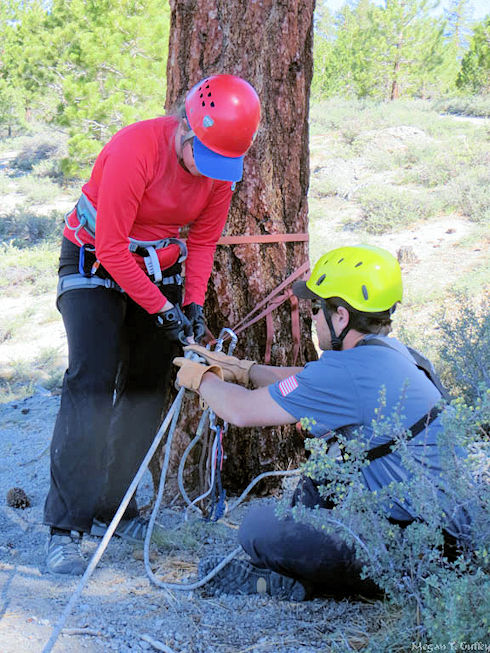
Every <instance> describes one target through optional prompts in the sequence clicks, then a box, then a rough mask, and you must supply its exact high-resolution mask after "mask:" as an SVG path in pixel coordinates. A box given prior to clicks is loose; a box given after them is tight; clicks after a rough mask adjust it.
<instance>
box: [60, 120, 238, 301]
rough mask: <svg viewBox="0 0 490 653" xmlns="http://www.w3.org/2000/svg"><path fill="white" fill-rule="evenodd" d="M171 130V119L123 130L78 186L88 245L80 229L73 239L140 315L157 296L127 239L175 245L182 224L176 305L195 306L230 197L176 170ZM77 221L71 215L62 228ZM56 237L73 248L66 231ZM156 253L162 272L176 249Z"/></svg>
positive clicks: (212, 183)
mask: <svg viewBox="0 0 490 653" xmlns="http://www.w3.org/2000/svg"><path fill="white" fill-rule="evenodd" d="M177 124H178V123H177V120H176V119H175V118H173V117H162V118H155V119H153V120H144V121H141V122H137V123H134V124H133V125H129V126H128V127H124V128H123V129H121V130H120V131H119V132H117V133H116V134H115V135H114V136H113V137H112V139H111V140H110V141H109V143H107V145H106V146H105V147H104V148H103V149H102V151H101V153H100V154H99V156H98V157H97V160H96V162H95V165H94V168H93V170H92V174H91V176H90V179H89V181H88V182H87V183H86V184H85V185H84V186H83V192H84V194H85V195H86V196H87V198H88V199H89V200H90V202H91V203H92V204H93V206H94V207H95V208H96V209H97V227H96V233H95V243H94V240H93V239H92V238H91V236H90V235H89V234H88V233H87V232H86V231H85V230H84V229H82V230H80V231H79V232H78V236H79V238H80V239H81V240H82V241H83V242H86V243H90V244H95V249H96V253H97V258H98V259H99V261H100V262H101V264H102V265H103V266H104V268H105V269H106V270H107V272H109V274H110V275H111V276H112V278H113V279H114V280H115V281H116V282H117V283H118V284H119V285H120V286H121V287H122V288H123V289H124V290H125V291H126V292H127V293H128V295H129V296H130V297H131V298H132V299H133V300H134V301H135V302H137V303H138V304H140V305H141V306H142V307H143V308H144V309H145V310H147V311H148V313H156V312H158V311H159V310H160V309H161V308H162V307H163V305H164V304H165V296H164V295H162V293H161V292H160V290H159V289H158V288H157V286H156V285H155V284H153V283H152V282H151V281H150V279H149V277H148V276H147V275H146V273H145V272H144V269H145V266H144V262H143V259H142V258H141V257H140V256H137V255H136V254H132V253H131V252H129V250H128V243H129V240H128V239H129V237H131V238H136V239H138V240H158V239H160V238H167V237H174V238H177V237H178V236H179V229H180V227H182V226H183V225H186V224H190V228H189V233H188V236H187V249H188V257H187V261H186V266H185V268H186V271H185V296H184V302H183V303H184V304H190V303H191V302H196V303H197V304H200V305H202V304H203V303H204V297H205V294H206V288H207V283H208V280H209V277H210V275H211V269H212V266H213V258H214V252H215V249H216V243H217V241H218V239H219V237H220V236H221V233H222V231H223V227H224V225H225V222H226V218H227V215H228V209H229V206H230V201H231V195H232V191H231V184H230V183H229V182H224V181H217V180H214V179H209V178H208V177H195V176H193V175H191V174H190V173H189V172H187V171H186V170H184V168H182V166H181V165H180V164H179V162H178V159H177V155H176V153H175V147H174V138H175V131H176V129H177ZM77 222H78V220H77V218H76V214H75V213H73V214H72V215H71V216H70V218H69V224H70V225H71V226H75V225H76V224H77ZM64 235H65V236H66V237H67V238H69V239H70V240H71V241H72V242H74V243H75V244H79V243H78V242H77V240H76V238H75V236H74V232H73V231H71V230H70V229H68V227H66V228H65V231H64ZM157 253H158V258H159V260H160V263H161V265H162V268H167V267H169V266H170V265H172V264H173V263H175V261H176V260H177V258H178V256H179V248H178V246H177V245H171V246H169V247H167V248H166V249H163V250H158V252H157Z"/></svg>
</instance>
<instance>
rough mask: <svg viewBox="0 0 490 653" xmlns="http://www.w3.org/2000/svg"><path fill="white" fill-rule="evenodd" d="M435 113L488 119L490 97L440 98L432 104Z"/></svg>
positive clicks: (484, 95) (486, 95)
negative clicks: (441, 112) (440, 112)
mask: <svg viewBox="0 0 490 653" xmlns="http://www.w3.org/2000/svg"><path fill="white" fill-rule="evenodd" d="M432 106H433V108H434V109H435V110H436V111H444V112H446V113H453V114H458V115H463V116H479V117H482V118H489V117H490V95H489V94H483V93H482V94H481V95H466V96H458V95H456V96H452V97H448V98H440V99H438V100H435V101H434V102H433V103H432Z"/></svg>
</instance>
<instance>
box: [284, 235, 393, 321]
mask: <svg viewBox="0 0 490 653" xmlns="http://www.w3.org/2000/svg"><path fill="white" fill-rule="evenodd" d="M293 292H294V294H295V295H297V296H298V297H302V298H303V299H315V298H318V297H322V298H323V299H328V298H329V297H340V298H341V299H343V300H344V301H346V302H347V303H348V304H350V306H352V308H355V309H356V310H358V311H363V312H366V313H379V312H383V311H387V310H389V309H390V308H391V307H392V306H393V305H394V304H396V303H397V302H401V300H402V295H403V286H402V275H401V270H400V266H399V264H398V261H397V260H396V258H395V257H394V256H392V255H391V254H390V253H389V252H387V251H386V250H385V249H381V247H373V246H371V245H358V246H347V247H338V248H337V249H333V250H331V251H330V252H327V253H326V254H324V255H323V256H322V257H321V258H320V259H319V260H318V261H317V263H316V265H315V267H314V268H313V271H312V273H311V275H310V278H309V279H308V281H306V282H305V281H298V282H296V283H295V284H294V286H293Z"/></svg>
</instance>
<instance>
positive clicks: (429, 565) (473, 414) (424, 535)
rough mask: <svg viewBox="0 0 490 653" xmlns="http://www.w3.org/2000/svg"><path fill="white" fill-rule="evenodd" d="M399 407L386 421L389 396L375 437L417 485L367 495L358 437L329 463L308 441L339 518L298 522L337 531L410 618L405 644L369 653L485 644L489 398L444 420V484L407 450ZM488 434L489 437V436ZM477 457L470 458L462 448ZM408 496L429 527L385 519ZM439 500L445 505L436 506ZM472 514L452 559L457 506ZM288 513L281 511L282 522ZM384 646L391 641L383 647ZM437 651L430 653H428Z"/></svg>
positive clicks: (320, 516) (302, 511) (405, 621)
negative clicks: (451, 518)
mask: <svg viewBox="0 0 490 653" xmlns="http://www.w3.org/2000/svg"><path fill="white" fill-rule="evenodd" d="M401 408H402V402H401V404H400V406H398V407H397V408H396V410H395V411H394V412H393V414H392V415H387V416H383V412H384V402H383V397H381V404H380V411H379V418H378V420H377V421H376V423H375V424H374V425H373V426H374V437H379V436H384V437H386V436H387V435H389V437H390V438H391V437H394V438H395V440H396V442H397V444H396V448H397V451H398V452H399V453H400V456H401V458H402V462H403V464H404V466H405V468H406V469H408V470H409V471H410V472H411V477H410V478H409V479H408V480H405V481H402V482H399V483H394V482H393V483H391V484H390V485H388V486H385V487H383V488H381V489H379V490H377V491H372V492H370V491H368V490H367V489H366V487H365V485H364V483H363V480H362V469H363V467H364V466H365V465H366V464H369V463H367V461H366V457H365V456H366V448H365V444H364V443H363V442H362V440H361V438H359V433H358V434H354V436H353V437H352V438H349V439H347V438H344V437H342V436H339V438H338V441H339V443H340V446H341V449H342V450H343V455H344V461H343V462H342V463H340V464H339V462H338V461H337V460H336V459H334V458H331V457H329V456H328V455H327V445H326V442H325V441H324V440H321V439H318V438H315V439H311V440H308V441H307V448H308V449H309V450H310V451H311V456H310V458H309V459H308V461H307V462H306V463H305V465H304V473H305V474H306V475H307V476H310V477H312V478H315V479H316V480H317V481H319V482H320V483H321V485H320V488H319V490H320V493H321V494H322V495H323V496H324V497H325V498H328V499H330V501H331V502H332V504H333V507H332V509H330V510H311V509H307V508H305V507H304V506H295V507H294V508H293V509H290V510H291V512H292V514H293V515H294V517H295V518H296V519H297V520H299V521H302V522H305V523H310V524H312V525H313V526H314V527H316V528H318V529H319V530H321V531H323V532H325V533H327V534H328V533H333V532H335V533H336V534H337V535H339V536H340V537H342V539H343V540H344V541H345V542H346V543H347V544H349V545H351V546H353V547H354V548H355V550H356V554H357V556H358V559H359V560H360V561H361V563H362V565H363V575H364V577H369V578H371V579H372V580H374V581H375V582H376V584H377V585H378V586H379V587H380V588H381V589H382V590H383V591H384V592H385V594H386V600H387V603H388V604H393V605H394V606H398V608H399V609H400V610H401V611H402V615H401V618H400V624H402V626H403V628H402V629H400V625H399V626H398V627H397V628H396V637H397V638H399V637H400V636H401V637H402V640H401V641H400V640H399V641H398V644H397V646H392V647H390V644H389V643H388V642H391V644H393V634H391V635H390V634H389V633H386V629H384V633H383V634H380V635H379V638H378V639H376V637H374V638H373V639H372V640H371V643H370V647H369V650H370V651H380V650H387V651H393V650H400V651H405V650H414V649H413V645H414V644H416V643H419V644H420V645H422V644H428V643H431V644H444V643H445V644H446V645H447V644H448V642H449V641H467V642H474V641H481V642H483V641H485V637H486V634H487V632H488V614H490V579H489V577H488V574H487V571H488V569H489V566H490V556H489V553H488V551H487V549H486V548H485V547H486V546H487V545H488V538H489V536H490V485H489V483H488V479H489V475H490V438H489V436H488V434H485V431H484V430H483V431H482V429H484V427H485V425H488V424H489V423H490V391H487V392H485V393H484V394H483V395H482V396H481V398H478V399H477V400H476V401H475V405H474V406H468V405H465V404H464V403H463V402H462V401H461V400H457V401H455V402H453V403H452V405H451V407H450V408H448V409H447V410H446V411H445V414H444V416H443V418H442V419H443V424H444V429H443V430H442V432H441V434H440V437H439V441H438V445H439V451H440V452H441V467H442V469H443V472H442V474H441V478H435V477H433V476H430V475H428V474H426V472H425V470H424V467H423V465H420V464H419V463H417V462H416V461H415V459H414V458H413V456H412V453H411V451H412V450H411V448H410V447H407V446H406V443H407V439H406V436H407V433H406V432H405V431H404V429H403V428H402V427H401V425H400V417H399V416H400V411H401ZM482 433H483V437H482ZM461 446H464V447H465V448H466V450H467V451H468V456H467V457H462V456H461V454H460V451H461V450H460V447H461ZM405 497H407V498H408V499H409V501H410V504H411V507H412V509H413V510H414V511H415V513H416V514H417V515H419V517H420V520H419V521H415V522H413V523H412V524H411V525H409V526H408V527H406V528H404V529H401V528H400V527H399V526H398V525H395V524H393V523H392V522H390V521H389V520H388V518H387V517H386V513H385V510H386V506H387V505H390V503H392V502H393V501H395V500H396V501H401V502H403V501H404V500H405ZM436 497H437V500H436ZM455 505H456V506H464V508H465V510H466V512H467V513H469V514H470V515H471V525H470V527H469V528H468V531H467V533H466V539H465V541H464V543H463V544H462V545H461V550H460V552H459V555H458V557H456V559H448V557H447V556H446V554H445V553H444V551H443V542H444V534H443V533H444V528H445V526H446V514H445V512H444V510H446V511H447V510H448V506H455ZM287 511H288V509H287V508H286V507H285V506H284V505H282V506H281V508H280V510H279V514H284V513H285V512H287ZM381 640H383V641H381ZM426 650H428V649H426Z"/></svg>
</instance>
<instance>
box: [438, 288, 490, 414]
mask: <svg viewBox="0 0 490 653" xmlns="http://www.w3.org/2000/svg"><path fill="white" fill-rule="evenodd" d="M489 309H490V303H489V301H488V299H487V298H486V297H482V299H481V300H480V301H478V300H477V299H476V298H475V297H469V296H468V295H467V294H464V293H459V294H456V295H454V298H453V299H452V301H451V307H450V308H449V307H446V308H444V309H442V310H441V311H440V312H439V314H438V316H437V317H436V322H437V324H438V327H439V330H440V337H441V344H440V348H439V353H438V357H439V368H440V373H441V377H442V379H443V381H444V382H445V384H446V386H447V387H448V388H450V389H451V392H452V394H453V395H454V396H459V397H462V398H463V399H464V400H465V401H467V402H470V403H471V402H474V401H476V399H477V398H478V397H479V396H480V395H481V393H482V392H484V389H485V388H488V387H490V310H489Z"/></svg>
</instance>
